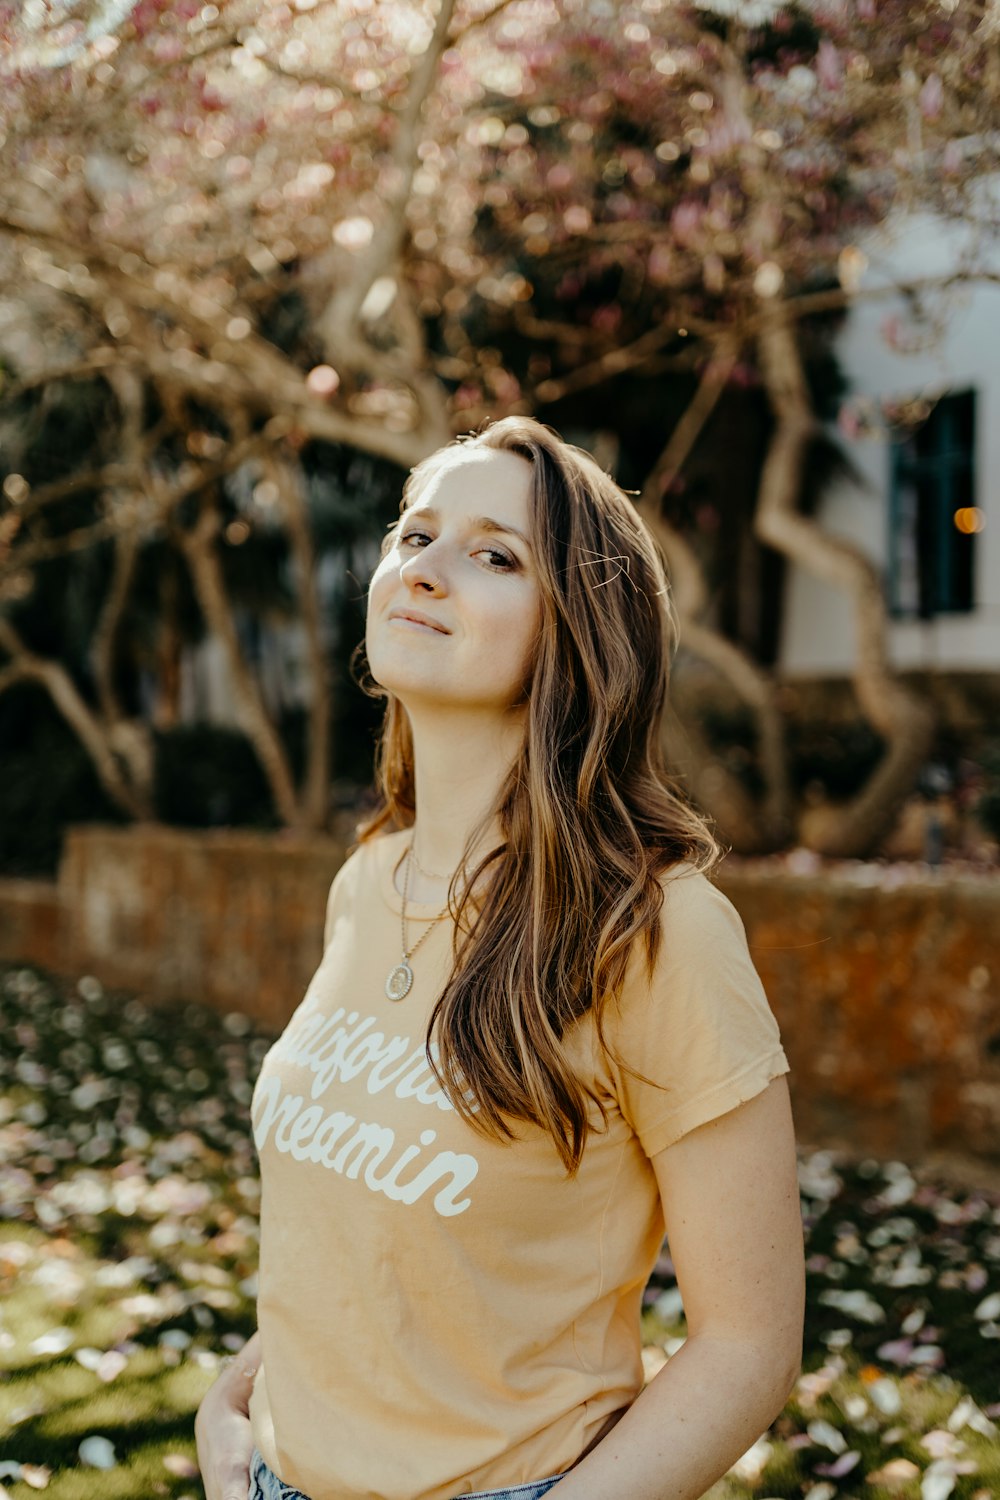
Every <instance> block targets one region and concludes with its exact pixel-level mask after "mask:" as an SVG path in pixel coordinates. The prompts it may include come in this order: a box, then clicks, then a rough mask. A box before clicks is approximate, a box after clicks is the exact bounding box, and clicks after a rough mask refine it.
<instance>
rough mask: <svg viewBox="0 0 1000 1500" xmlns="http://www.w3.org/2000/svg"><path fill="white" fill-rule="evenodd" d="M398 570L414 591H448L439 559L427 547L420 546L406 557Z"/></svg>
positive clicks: (432, 592)
mask: <svg viewBox="0 0 1000 1500" xmlns="http://www.w3.org/2000/svg"><path fill="white" fill-rule="evenodd" d="M399 571H400V575H401V577H402V578H403V580H404V582H405V583H406V584H407V586H408V587H409V588H411V589H413V590H415V591H418V592H422V593H425V594H426V593H431V594H445V593H447V591H448V590H447V586H446V584H445V580H444V569H443V567H442V564H441V559H440V558H439V557H438V555H437V553H436V552H432V551H431V549H430V548H428V547H422V548H421V549H420V551H419V552H415V553H414V554H413V556H412V557H408V558H407V560H406V562H405V563H404V564H403V566H402V567H401V568H400V570H399Z"/></svg>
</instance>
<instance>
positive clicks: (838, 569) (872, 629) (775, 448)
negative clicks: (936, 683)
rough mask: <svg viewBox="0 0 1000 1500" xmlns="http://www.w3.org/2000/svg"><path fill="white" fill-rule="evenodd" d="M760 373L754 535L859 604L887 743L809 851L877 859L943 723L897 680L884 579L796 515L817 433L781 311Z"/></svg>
mask: <svg viewBox="0 0 1000 1500" xmlns="http://www.w3.org/2000/svg"><path fill="white" fill-rule="evenodd" d="M758 347H759V353H760V363H761V370H762V373H763V377H764V383H765V387H766V389H767V394H768V398H769V400H770V403H771V407H772V409H773V411H774V415H775V418H776V426H775V431H774V436H773V438H772V440H771V445H770V448H769V450H768V454H767V458H766V459H765V462H764V467H763V470H762V473H761V480H760V494H759V500H758V505H757V514H756V518H755V529H756V532H757V535H758V536H759V537H760V539H761V541H763V542H766V543H767V544H768V545H769V546H771V547H774V548H776V549H777V550H778V551H779V552H783V553H784V554H785V556H786V557H787V558H788V559H789V560H790V561H791V562H794V563H797V564H798V565H799V566H800V567H802V568H805V569H806V571H807V572H809V573H811V574H812V575H813V576H814V577H815V578H821V579H823V581H824V582H826V583H833V584H835V585H836V586H837V587H838V588H842V589H845V590H847V591H848V592H849V593H850V594H852V595H853V598H854V605H855V620H856V624H857V638H858V647H857V661H856V664H855V668H854V672H853V674H852V679H853V682H854V688H855V691H856V693H857V696H858V701H859V703H860V705H861V708H862V710H863V712H864V713H865V714H866V715H867V717H868V719H869V720H870V722H871V723H872V725H873V726H874V727H875V729H876V730H877V731H878V733H879V734H880V735H881V736H882V737H883V738H884V739H885V741H886V750H885V754H884V755H883V757H882V760H881V761H880V762H879V764H878V766H877V767H876V769H875V771H874V772H873V773H872V775H871V776H870V777H869V779H868V781H867V783H866V785H865V786H863V787H862V788H861V790H860V791H859V792H858V793H857V794H856V795H855V796H854V797H852V798H851V799H850V800H849V801H847V802H846V803H842V804H840V805H839V806H838V807H837V808H836V809H835V810H834V811H833V812H832V813H831V815H830V817H829V818H828V819H827V820H825V822H822V821H813V822H811V824H810V828H809V833H808V841H809V846H810V847H812V848H814V849H815V850H816V851H817V852H818V853H821V854H827V855H834V856H838V857H841V858H845V857H848V858H849V857H852V856H853V857H859V856H863V855H866V854H869V853H871V852H872V850H873V849H875V848H876V847H877V846H878V844H879V842H880V840H881V839H882V838H883V837H884V835H885V834H886V833H887V832H888V831H889V829H890V828H891V827H892V824H893V821H894V819H895V816H896V813H897V812H898V809H899V806H900V804H901V802H902V801H903V799H904V798H905V797H906V796H907V795H908V793H909V792H910V791H911V790H912V788H913V784H914V780H915V778H916V776H917V773H918V771H919V769H920V767H921V765H922V763H923V762H924V760H925V759H926V756H927V753H928V750H929V748H930V744H931V738H932V735H933V729H934V720H933V717H932V715H931V713H930V711H929V710H928V709H927V707H926V706H925V705H924V704H923V703H921V702H920V701H919V700H918V699H916V698H915V697H913V696H912V694H910V693H909V692H907V691H906V689H905V688H903V687H902V685H901V684H900V683H899V682H898V681H897V680H896V678H895V676H894V673H893V671H892V668H891V665H890V663H889V657H888V649H887V635H888V621H887V614H886V607H885V600H884V597H883V592H882V582H881V578H880V577H879V573H878V570H877V569H876V568H875V566H874V565H873V564H872V562H871V561H870V559H869V558H867V557H866V556H865V555H864V554H863V553H862V552H861V551H860V550H859V549H858V548H857V547H855V546H853V545H852V544H851V543H850V542H846V541H843V540H841V539H839V538H837V537H832V536H829V535H828V534H827V533H826V532H824V531H823V529H822V527H820V526H819V525H818V524H817V523H816V522H815V521H813V520H811V519H809V518H808V517H805V516H801V515H799V514H798V511H797V508H796V507H797V504H798V498H799V493H800V490H801V482H802V470H803V466H804V463H805V456H806V452H807V450H808V446H809V442H810V440H811V438H812V436H813V434H814V433H815V431H816V422H815V418H814V416H813V411H812V406H811V403H810V400H809V393H808V389H807V386H806V381H805V375H804V372H803V368H802V358H801V354H800V352H799V346H798V342H797V339H796V335H795V329H794V326H793V325H792V323H791V321H790V319H789V317H788V315H787V313H786V312H785V310H784V309H783V308H782V307H781V305H780V304H777V305H776V306H775V307H774V308H773V309H771V310H770V312H769V314H768V316H767V317H766V318H765V319H764V321H763V325H762V327H761V331H760V333H759V335H758Z"/></svg>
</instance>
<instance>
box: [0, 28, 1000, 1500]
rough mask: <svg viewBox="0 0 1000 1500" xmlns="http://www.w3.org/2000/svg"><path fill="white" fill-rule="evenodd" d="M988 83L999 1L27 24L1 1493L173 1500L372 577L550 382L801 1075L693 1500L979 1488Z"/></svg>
mask: <svg viewBox="0 0 1000 1500" xmlns="http://www.w3.org/2000/svg"><path fill="white" fill-rule="evenodd" d="M998 112H1000V8H998V7H997V5H996V3H995V0H975V3H959V4H956V3H955V0H918V3H915V4H914V3H904V0H856V3H853V4H845V3H841V0H829V3H821V0H816V3H808V0H803V3H798V4H788V5H781V4H773V3H769V0H748V3H746V4H737V3H728V0H713V3H711V4H709V3H706V4H703V5H700V6H698V5H686V4H673V3H670V0H620V3H616V0H274V3H267V4H262V3H260V0H219V3H217V4H201V3H198V0H176V3H168V0H80V3H73V0H21V3H19V4H0V964H2V966H3V967H2V969H0V1026H2V1044H3V1045H2V1053H0V1069H2V1082H3V1090H4V1092H3V1096H2V1098H0V1116H2V1118H0V1214H2V1216H3V1218H4V1219H5V1220H6V1221H7V1223H6V1225H5V1228H4V1229H3V1230H2V1231H0V1275H3V1276H5V1277H6V1278H7V1281H6V1282H0V1286H5V1287H6V1290H7V1291H8V1292H9V1294H10V1295H9V1297H8V1299H7V1302H6V1307H7V1308H9V1309H10V1311H5V1312H4V1314H3V1318H4V1320H5V1321H3V1322H0V1356H3V1363H4V1364H5V1365H6V1373H5V1374H4V1376H3V1378H2V1379H0V1418H2V1419H3V1420H5V1421H6V1423H7V1430H6V1432H5V1433H4V1434H0V1488H2V1486H3V1485H7V1486H8V1488H9V1492H10V1494H11V1495H13V1496H16V1497H17V1500H23V1497H24V1496H26V1495H27V1494H28V1493H29V1492H30V1491H31V1490H32V1489H51V1490H52V1492H53V1493H54V1494H57V1495H58V1496H59V1500H64V1497H65V1500H70V1497H75V1496H81V1497H84V1496H90V1495H96V1494H97V1493H101V1494H102V1495H105V1496H106V1495H112V1496H115V1495H121V1496H131V1495H136V1496H138V1495H145V1496H148V1495H151V1494H157V1495H160V1494H164V1495H177V1496H180V1495H187V1496H193V1495H197V1494H198V1489H199V1483H200V1481H199V1479H198V1475H197V1468H196V1465H195V1463H194V1458H193V1453H194V1450H193V1442H192V1436H191V1422H192V1417H193V1411H194V1408H195V1407H196V1405H197V1401H198V1399H200V1394H201V1392H203V1390H204V1389H205V1387H206V1385H207V1384H208V1383H209V1382H210V1380H211V1378H212V1376H213V1373H214V1370H215V1368H216V1366H217V1362H218V1359H219V1357H220V1356H221V1355H222V1354H223V1353H224V1352H225V1350H227V1349H228V1350H230V1351H233V1350H236V1349H238V1348H239V1347H240V1346H241V1344H242V1341H243V1339H244V1338H245V1337H247V1335H248V1334H249V1333H250V1332H252V1330H253V1326H254V1321H253V1294H254V1290H255V1283H254V1275H255V1266H256V1249H255V1246H256V1239H255V1235H256V1228H255V1225H256V1219H255V1213H254V1208H255V1202H256V1192H257V1184H256V1163H255V1159H254V1156H253V1153H252V1149H251V1142H250V1137H249V1118H248V1106H249V1100H250V1089H251V1087H252V1082H253V1078H254V1077H255V1074H256V1068H257V1066H259V1062H260V1057H261V1056H262V1055H263V1049H264V1048H265V1047H266V1044H267V1038H268V1037H269V1036H273V1034H274V1033H275V1032H276V1031H277V1030H279V1029H280V1027H281V1026H282V1025H283V1024H284V1022H285V1020H287V1018H288V1016H289V1015H290V1014H291V1011H292V1010H293V1009H294V1007H295V1005H296V1004H297V1003H298V999H299V998H300V996H301V993H302V990H303V989H304V986H305V983H306V982H307V980H308V977H309V974H310V973H311V971H312V968H313V967H314V965H315V962H316V960H317V957H318V952H319V945H320V941H321V929H322V916H323V907H324V901H325V893H326V888H327V886H328V883H329V880H330V878H331V877H332V874H333V873H334V872H335V870H336V868H337V866H338V864H339V862H340V860H341V859H342V858H343V855H344V852H345V850H346V848H347V847H348V846H349V844H350V840H351V836H352V829H353V826H354V823H355V822H356V820H357V817H358V815H359V813H361V812H363V811H364V810H365V809H366V807H368V806H369V805H370V802H371V786H370V782H371V762H372V750H373V743H374V735H375V732H376V729H377V724H378V717H379V705H378V704H377V703H375V702H373V701H372V700H371V699H370V698H369V697H366V696H365V694H364V693H363V692H362V691H361V688H360V687H359V685H358V683H357V682H356V680H355V675H354V672H353V671H352V668H351V656H352V652H353V650H354V647H355V646H356V645H357V643H358V642H359V640H360V639H361V636H362V633H363V618H364V597H365V588H366V581H367V577H368V575H369V573H370V571H371V569H372V567H373V565H374V562H375V560H376V558H377V555H378V548H379V543H380V540H381V538H382V536H383V534H384V531H385V529H386V527H387V526H388V525H389V524H390V523H391V522H392V520H393V519H394V517H395V515H396V514H397V510H398V504H399V497H400V492H401V488H402V484H403V481H404V479H405V476H406V473H407V471H408V470H409V468H410V467H411V466H412V465H413V464H415V463H417V462H418V461H419V460H420V459H421V458H423V457H424V456H426V455H427V454H428V453H430V452H432V451H433V450H434V449H435V448H437V447H439V446H440V445H441V444H442V443H444V442H446V441H447V440H448V439H449V438H450V437H452V436H454V435H456V434H459V433H462V432H467V431H469V430H472V429H475V428H477V427H478V426H479V425H480V424H482V423H483V422H485V421H488V420H490V419H494V418H497V417H500V416H503V415H505V414H508V413H511V412H524V413H530V414H531V415H533V416H536V417H537V418H539V419H540V420H542V421H544V422H547V423H550V424H551V425H552V426H553V427H555V428H556V429H557V430H558V431H559V432H560V433H561V435H562V436H564V437H565V438H567V439H569V440H570V441H573V442H576V443H578V444H580V445H581V446H583V447H585V448H587V449H588V450H590V451H591V452H593V453H594V454H595V455H596V456H597V457H598V459H599V461H600V462H601V463H602V464H603V465H604V467H605V468H607V469H608V470H610V471H611V472H612V473H613V474H614V475H615V477H616V478H617V479H618V481H619V483H620V484H622V485H623V486H624V487H625V488H626V489H627V490H628V491H629V492H630V493H631V494H632V496H633V498H634V501H635V504H636V506H637V507H638V509H639V511H640V513H641V514H642V516H643V517H644V519H645V520H646V522H647V523H648V525H649V526H650V527H651V528H652V529H653V531H654V532H655V534H656V536H657V538H658V540H659V542H660V544H661V546H662V548H663V551H664V554H665V556H666V559H667V562H668V566H669V571H670V575H671V581H672V588H673V598H674V604H675V608H676V611H677V614H678V618H679V621H680V644H679V648H678V651H677V655H676V658H675V661H674V667H673V681H672V691H671V702H670V708H669V711H668V713H667V716H666V718H665V720H664V724H663V735H664V743H665V746H666V749H667V753H668V757H669V760H670V763H671V766H672V768H673V769H674V771H675V772H676V774H677V775H678V776H680V777H681V778H683V782H684V785H685V786H686V788H687V790H688V792H689V794H690V796H691V798H692V799H693V800H694V801H695V802H696V803H697V805H698V806H699V807H701V808H702V809H703V811H704V812H705V813H707V814H708V815H709V816H710V817H711V818H712V819H713V821H714V824H715V827H716V830H717V833H718V835H719V837H720V839H721V840H722V842H723V843H724V844H725V845H726V846H727V848H728V849H730V850H731V853H730V854H729V856H728V857H727V859H726V861H725V863H724V865H723V867H722V870H721V872H720V877H719V878H720V883H721V884H722V885H723V886H724V888H725V889H726V890H727V892H728V893H729V894H730V895H731V896H732V898H733V900H734V901H735V902H736V904H737V906H738V908H739V910H740V912H741V914H742V916H743V918H744V922H745V924H746V927H747V932H748V938H749V940H750V944H751V950H752V952H753V955H754V959H755V961H756V963H757V965H758V967H759V969H760V971H761V974H762V977H763V978H764V981H765V984H766V986H767V989H768V994H769V996H770V997H771V1000H772V1004H773V1006H774V1009H775V1012H776V1014H777V1015H778V1019H779V1021H780V1023H781V1026H782V1032H783V1035H784V1037H785V1039H786V1046H787V1050H788V1052H789V1056H790V1059H791V1061H792V1067H793V1071H792V1086H793V1104H794V1107H795V1112H796V1122H797V1127H798V1129H799V1134H800V1138H801V1143H802V1178H801V1185H802V1194H803V1221H804V1228H805V1232H806V1236H807V1244H808V1247H809V1254H810V1260H809V1272H810V1309H809V1323H808V1328H807V1350H806V1359H805V1363H804V1371H805V1373H804V1375H803V1379H802V1382H800V1386H799V1388H798V1390H797V1393H796V1397H795V1399H794V1401H793V1402H791V1403H790V1405H789V1408H788V1410H787V1411H786V1413H785V1414H784V1416H783V1417H782V1419H781V1422H780V1423H778V1424H776V1426H775V1428H774V1430H773V1431H772V1432H771V1433H770V1434H769V1435H767V1437H766V1438H765V1439H762V1440H761V1444H758V1445H755V1447H754V1449H753V1450H751V1453H750V1454H748V1455H747V1456H746V1458H745V1459H744V1460H742V1461H741V1465H742V1467H741V1466H737V1469H736V1470H734V1471H733V1473H732V1474H731V1475H729V1476H727V1478H726V1480H724V1481H720V1486H719V1487H717V1490H716V1491H713V1495H715V1494H718V1496H719V1497H722V1496H739V1497H745V1496H746V1497H748V1496H751V1495H753V1496H761V1497H765V1496H766V1497H771V1500H774V1497H778V1496H805V1497H807V1500H833V1497H834V1496H837V1495H839V1494H841V1493H843V1494H864V1495H870V1496H872V1497H873V1500H882V1497H884V1496H886V1495H893V1494H897V1495H898V1494H902V1495H905V1496H914V1497H915V1496H920V1497H921V1500H946V1497H947V1496H948V1495H951V1494H955V1495H958V1496H976V1497H977V1500H986V1497H987V1496H990V1495H993V1494H995V1493H1000V1467H998V1460H997V1458H996V1451H997V1442H996V1439H997V1428H996V1424H995V1423H994V1421H993V1418H995V1417H997V1416H1000V1384H998V1379H997V1376H996V1364H997V1361H996V1357H995V1356H996V1345H995V1343H994V1342H993V1341H994V1340H995V1339H997V1338H1000V1290H998V1283H997V1265H998V1263H1000V894H998V891H1000V886H998V881H997V871H998V863H1000V528H998V524H997V498H998V496H997V486H998V480H997V477H996V476H997V475H998V474H1000V358H998V352H997V351H998V350H1000V252H998V250H997V245H998V243H1000V241H998V237H997V230H998V227H1000V225H998V219H1000V194H998V188H997V184H998V181H1000V178H998V172H997V169H998V163H997V153H998V123H1000V122H998ZM2 1236H6V1237H2ZM837 1283H843V1284H842V1285H838V1284H837ZM647 1300H648V1303H649V1308H648V1325H647V1328H646V1336H647V1342H648V1351H647V1352H648V1356H649V1363H650V1370H651V1371H652V1370H653V1369H655V1368H656V1367H657V1363H658V1361H659V1362H662V1360H663V1359H665V1358H669V1356H670V1353H671V1352H672V1350H673V1349H675V1348H676V1347H678V1345H677V1340H678V1339H682V1338H683V1306H682V1303H681V1301H680V1300H679V1297H678V1294H677V1288H676V1285H675V1284H674V1283H673V1281H672V1268H671V1266H670V1261H669V1248H667V1249H665V1252H664V1257H663V1260H662V1262H661V1266H660V1267H659V1268H658V1272H657V1279H656V1280H655V1282H654V1284H653V1285H652V1286H651V1288H650V1292H649V1294H648V1298H647Z"/></svg>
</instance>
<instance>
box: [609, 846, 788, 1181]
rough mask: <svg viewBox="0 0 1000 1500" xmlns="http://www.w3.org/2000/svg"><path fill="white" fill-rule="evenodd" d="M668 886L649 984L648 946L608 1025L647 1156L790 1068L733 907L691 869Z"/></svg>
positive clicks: (624, 1107) (619, 1083)
mask: <svg viewBox="0 0 1000 1500" xmlns="http://www.w3.org/2000/svg"><path fill="white" fill-rule="evenodd" d="M663 883H664V898H663V910H662V913H661V919H660V920H661V930H662V941H661V945H660V951H659V954H658V956H657V960H656V964H655V967H654V970H653V974H652V978H650V974H649V967H648V964H647V961H646V953H645V948H644V945H641V944H640V945H637V951H636V954H635V959H636V960H638V961H637V962H634V964H633V966H630V969H629V973H628V977H627V980H626V984H625V986H624V987H623V990H622V994H621V997H620V999H619V1001H618V1004H617V1006H615V1004H614V1002H612V1005H611V1007H610V1008H609V1011H608V1013H607V1014H608V1020H607V1022H606V1025H605V1031H606V1035H607V1038H608V1040H609V1042H610V1043H611V1046H612V1049H613V1054H615V1053H616V1054H617V1058H618V1060H617V1061H616V1059H615V1056H614V1055H612V1057H611V1059H610V1067H611V1071H612V1076H613V1079H614V1088H615V1093H616V1095H617V1099H618V1104H619V1108H620V1109H621V1112H622V1115H623V1117H624V1118H625V1120H626V1121H627V1122H628V1123H629V1125H631V1127H632V1129H633V1130H634V1131H635V1133H636V1135H637V1136H638V1138H639V1140H640V1142H641V1144H642V1147H643V1150H644V1151H645V1153H646V1154H647V1156H654V1155H655V1154H656V1153H657V1152H658V1151H662V1150H664V1149H665V1148H666V1147H667V1146H671V1145H673V1143H674V1142H675V1141H678V1140H680V1138H681V1136H683V1135H686V1134H687V1133H688V1131H691V1130H694V1129H695V1128H696V1127H697V1126H699V1125H704V1124H706V1123H707V1122H708V1121H709V1120H714V1119H715V1118H717V1116H719V1115H724V1114H726V1113H727V1112H728V1111H729V1110H731V1109H735V1107H736V1106H737V1105H738V1104H742V1103H744V1102H745V1101H746V1100H747V1099H752V1098H753V1097H754V1096H755V1095H756V1094H759V1093H760V1092H761V1091H762V1090H763V1089H764V1088H766V1087H767V1084H768V1083H769V1082H770V1080H771V1079H772V1078H776V1077H777V1076H778V1075H779V1074H781V1073H787V1072H788V1071H789V1064H788V1060H787V1058H786V1056H785V1052H784V1049H783V1047H782V1045H781V1036H780V1033H779V1029H778V1023H777V1021H776V1020H775V1017H774V1015H773V1013H772V1011H771V1008H770V1006H769V1005H768V1001H767V996H766V995H765V993H764V987H763V985H762V984H761V982H760V977H759V975H758V973H757V971H756V969H755V968H754V965H753V960H752V959H751V957H750V950H749V948H748V946H747V938H746V932H745V929H744V927H743V922H742V920H741V918H740V915H739V913H738V912H737V910H736V908H735V907H734V906H733V904H732V902H731V901H730V900H729V898H728V897H727V896H725V895H724V894H723V893H722V892H721V891H720V890H719V889H718V887H717V886H715V885H713V884H712V882H711V881H710V880H709V879H708V878H707V877H706V876H705V875H703V874H701V873H700V872H699V871H696V870H693V869H691V868H690V867H686V868H685V867H681V872H680V873H678V872H677V869H676V868H675V870H673V871H671V872H669V873H668V874H667V875H666V876H665V877H664V882H663ZM622 1063H624V1064H627V1065H628V1066H622ZM630 1068H632V1069H635V1070H636V1071H637V1072H638V1073H640V1074H643V1075H645V1078H646V1079H647V1080H649V1081H648V1082H644V1081H643V1079H641V1078H638V1077H636V1076H635V1074H634V1073H632V1072H630V1071H629V1069H630Z"/></svg>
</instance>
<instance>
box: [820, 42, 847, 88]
mask: <svg viewBox="0 0 1000 1500" xmlns="http://www.w3.org/2000/svg"><path fill="white" fill-rule="evenodd" d="M816 76H817V78H818V79H819V81H820V85H821V87H823V88H825V89H839V88H840V86H841V84H842V83H843V81H844V65H843V63H842V61H841V57H840V53H839V52H838V51H837V49H836V47H835V46H834V45H833V43H832V42H830V41H827V39H826V38H825V37H824V39H823V41H821V42H820V44H819V47H818V48H817V51H816Z"/></svg>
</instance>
